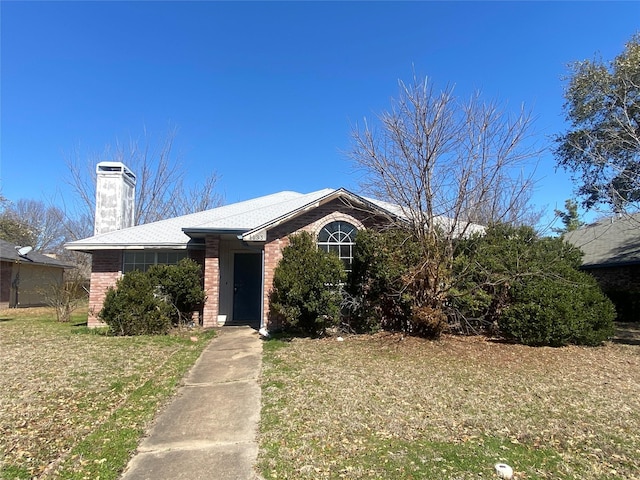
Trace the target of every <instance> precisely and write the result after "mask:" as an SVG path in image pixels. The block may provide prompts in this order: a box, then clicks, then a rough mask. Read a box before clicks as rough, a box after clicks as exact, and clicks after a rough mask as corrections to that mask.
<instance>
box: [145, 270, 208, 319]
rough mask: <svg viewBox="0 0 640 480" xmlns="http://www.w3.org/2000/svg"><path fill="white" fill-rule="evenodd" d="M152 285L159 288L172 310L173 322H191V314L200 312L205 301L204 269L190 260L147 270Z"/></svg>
mask: <svg viewBox="0 0 640 480" xmlns="http://www.w3.org/2000/svg"><path fill="white" fill-rule="evenodd" d="M147 275H149V277H150V279H151V284H152V285H154V286H157V287H159V289H160V292H161V294H162V295H164V296H165V300H166V301H167V302H169V303H170V304H171V305H172V306H173V307H174V308H173V309H171V321H172V323H173V324H174V325H182V324H184V323H187V322H189V321H191V313H192V312H193V311H195V310H198V309H199V308H200V307H201V305H202V304H203V303H204V301H205V293H204V290H203V288H202V268H201V267H200V264H198V263H197V262H195V261H194V260H191V259H189V258H183V259H182V260H180V262H178V264H177V265H154V266H152V267H151V268H150V269H149V270H147Z"/></svg>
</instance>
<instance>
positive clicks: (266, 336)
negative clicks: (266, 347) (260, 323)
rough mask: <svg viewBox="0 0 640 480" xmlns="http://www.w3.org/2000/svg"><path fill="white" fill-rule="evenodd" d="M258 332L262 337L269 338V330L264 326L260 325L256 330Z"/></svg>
mask: <svg viewBox="0 0 640 480" xmlns="http://www.w3.org/2000/svg"><path fill="white" fill-rule="evenodd" d="M258 333H259V334H260V335H262V336H263V337H264V338H269V330H267V329H266V328H264V327H262V328H261V329H260V330H258Z"/></svg>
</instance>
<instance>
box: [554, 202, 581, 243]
mask: <svg viewBox="0 0 640 480" xmlns="http://www.w3.org/2000/svg"><path fill="white" fill-rule="evenodd" d="M564 208H565V210H566V211H564V212H563V211H562V210H558V209H556V210H554V211H553V213H555V215H556V217H558V218H559V219H560V221H562V228H553V229H552V230H553V232H554V233H560V234H562V233H566V232H573V231H574V230H577V229H579V228H580V227H581V226H583V225H584V222H583V221H582V220H580V214H579V213H578V202H576V201H575V200H570V199H569V200H565V202H564Z"/></svg>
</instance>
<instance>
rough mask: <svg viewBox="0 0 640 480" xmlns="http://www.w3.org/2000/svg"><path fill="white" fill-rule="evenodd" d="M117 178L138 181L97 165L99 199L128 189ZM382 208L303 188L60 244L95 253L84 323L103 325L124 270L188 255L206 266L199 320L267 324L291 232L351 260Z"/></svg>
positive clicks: (343, 193) (342, 193) (381, 218)
mask: <svg viewBox="0 0 640 480" xmlns="http://www.w3.org/2000/svg"><path fill="white" fill-rule="evenodd" d="M101 177H110V178H106V179H105V178H101ZM118 177H120V178H121V180H120V181H123V182H129V183H132V182H133V184H134V185H135V178H134V176H133V175H132V174H131V172H130V171H128V169H126V167H124V166H122V168H121V169H120V171H118V166H117V165H115V164H109V169H108V171H104V169H103V170H102V171H101V170H98V183H97V195H98V197H99V196H100V195H102V196H103V197H106V196H108V192H115V193H113V195H115V196H116V197H117V196H120V195H123V194H124V196H128V195H130V192H131V190H130V189H129V188H128V187H127V185H125V188H121V189H120V190H118V189H114V188H113V182H116V183H117V182H119V180H118ZM109 182H112V184H109ZM105 185H106V186H105ZM104 192H107V194H104ZM103 203H105V204H109V205H110V210H108V211H107V212H106V214H105V215H107V216H110V217H112V216H113V211H114V209H113V205H114V202H113V201H103ZM129 204H130V205H132V203H131V202H129ZM386 207H387V206H386V205H385V204H384V203H382V202H377V203H376V202H374V201H372V200H368V199H365V198H363V197H361V196H359V195H356V194H354V193H351V192H349V191H347V190H345V189H324V190H319V191H316V192H312V193H307V194H301V193H296V192H290V191H284V192H279V193H275V194H272V195H266V196H263V197H259V198H255V199H252V200H246V201H242V202H238V203H234V204H230V205H225V206H222V207H218V208H214V209H211V210H206V211H202V212H198V213H193V214H189V215H184V216H180V217H176V218H170V219H166V220H161V221H158V222H154V223H148V224H144V225H138V226H131V227H128V228H120V227H119V226H118V225H116V226H115V227H113V226H112V227H108V228H107V230H109V228H114V229H112V230H111V231H105V232H103V233H98V234H96V235H94V236H93V237H90V238H85V239H82V240H77V241H74V242H71V243H68V244H67V245H65V247H66V248H67V249H70V250H76V251H82V252H88V253H91V254H92V270H91V288H90V294H89V319H88V325H89V326H98V325H101V322H100V319H99V318H98V313H99V311H100V309H101V308H102V303H103V301H104V298H105V295H106V292H107V289H108V288H109V287H111V286H113V285H115V282H116V281H117V280H118V279H119V278H120V277H121V276H122V275H123V274H124V273H126V272H128V271H131V270H133V269H140V270H145V269H146V268H147V267H149V266H150V265H154V264H175V263H177V262H178V261H179V260H180V259H182V258H185V257H188V258H191V259H194V260H196V261H197V262H199V263H200V264H201V265H202V266H203V272H204V290H205V293H206V296H207V300H206V302H205V304H204V307H203V310H202V312H201V315H202V318H201V319H200V323H201V324H202V325H203V326H205V327H214V326H220V325H229V324H249V325H252V326H254V327H258V328H259V327H263V326H264V327H268V326H269V322H270V319H269V318H268V311H269V305H268V301H269V291H270V288H271V285H272V281H273V274H274V269H275V267H276V266H277V264H278V261H279V260H280V258H281V251H282V249H283V247H284V246H286V245H287V244H288V236H289V235H290V234H292V233H295V232H300V231H303V230H304V231H308V232H310V233H312V234H313V235H315V236H316V238H317V240H318V246H319V247H320V248H324V249H326V250H330V251H335V252H336V253H338V255H339V256H340V258H341V259H342V260H343V261H344V262H345V263H349V262H350V261H351V258H352V252H353V245H354V240H355V234H356V232H357V231H358V230H360V229H363V228H367V227H370V226H373V225H376V224H379V223H381V222H386V221H388V218H389V216H390V215H393V213H392V212H390V211H389V210H388V209H387V208H386ZM127 208H128V207H127ZM101 215H102V213H101V212H100V207H99V206H98V207H97V210H96V217H98V219H97V220H96V226H97V225H98V224H100V225H105V224H108V222H105V221H103V220H99V217H100V216H101ZM121 216H122V215H121ZM101 228H104V227H101Z"/></svg>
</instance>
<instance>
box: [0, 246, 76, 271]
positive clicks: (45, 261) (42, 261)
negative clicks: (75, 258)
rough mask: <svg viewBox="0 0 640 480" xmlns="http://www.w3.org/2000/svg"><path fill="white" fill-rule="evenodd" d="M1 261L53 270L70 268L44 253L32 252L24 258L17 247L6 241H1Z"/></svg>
mask: <svg viewBox="0 0 640 480" xmlns="http://www.w3.org/2000/svg"><path fill="white" fill-rule="evenodd" d="M0 260H2V261H4V262H17V261H20V262H22V263H29V264H32V265H43V266H47V267H53V268H69V267H71V265H68V264H66V263H64V262H61V261H60V260H57V259H55V258H52V257H49V256H47V255H44V254H42V253H39V252H36V251H34V250H31V251H30V252H29V253H28V254H26V255H24V256H22V255H20V254H19V253H18V250H17V249H16V245H14V244H13V243H11V242H7V241H5V240H0Z"/></svg>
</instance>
